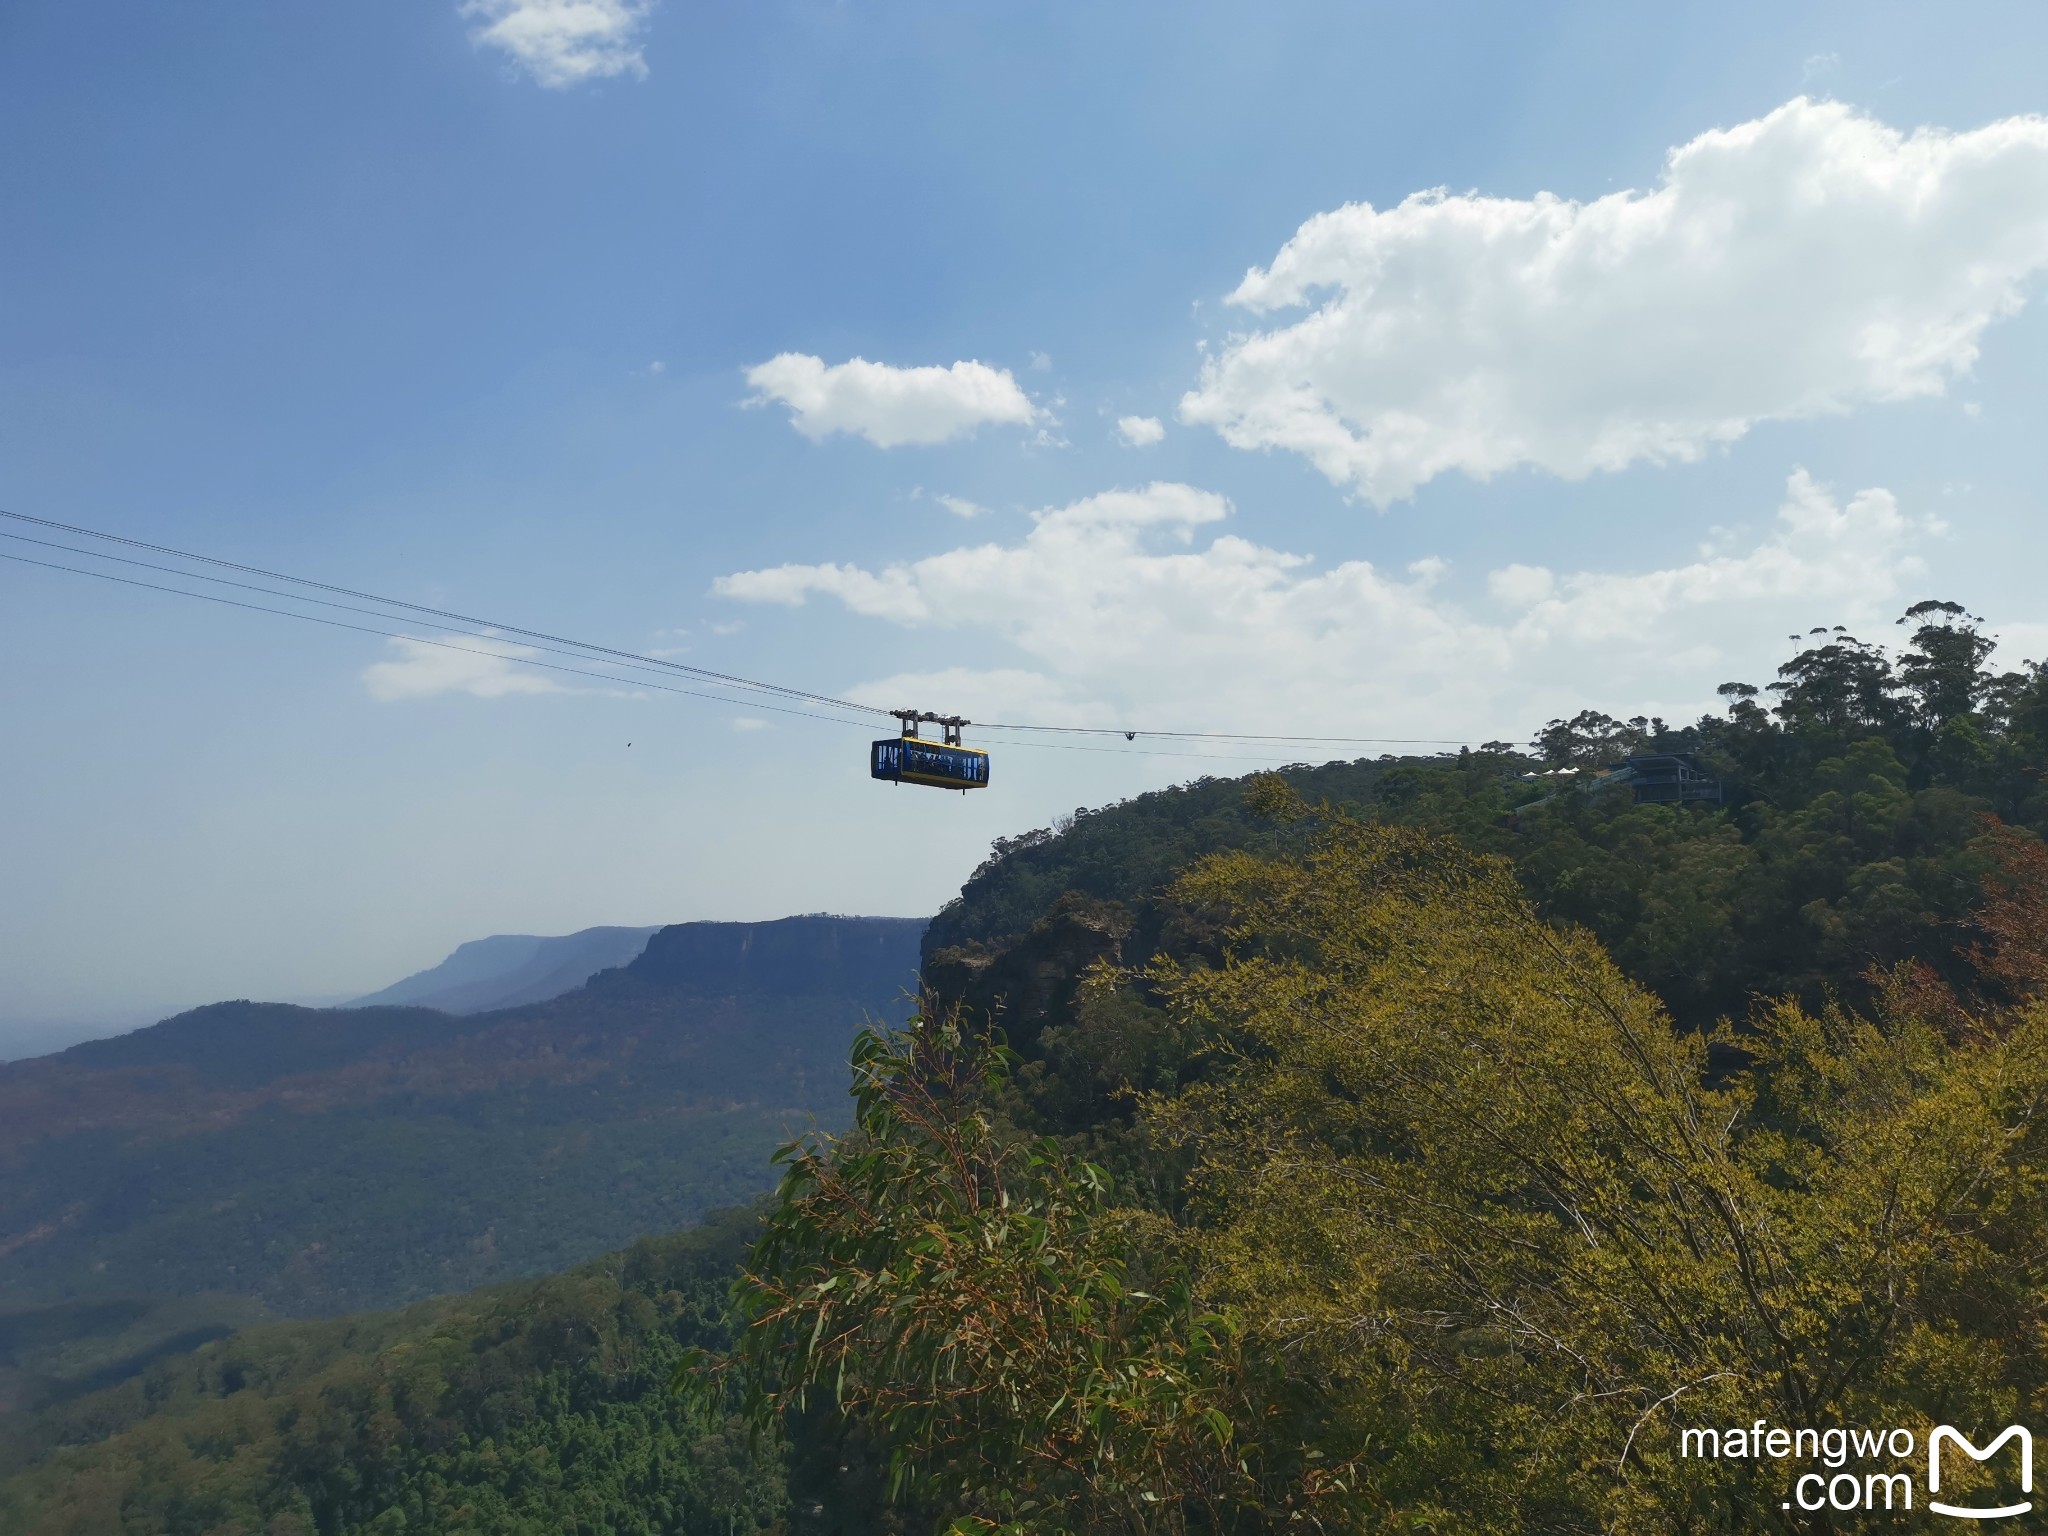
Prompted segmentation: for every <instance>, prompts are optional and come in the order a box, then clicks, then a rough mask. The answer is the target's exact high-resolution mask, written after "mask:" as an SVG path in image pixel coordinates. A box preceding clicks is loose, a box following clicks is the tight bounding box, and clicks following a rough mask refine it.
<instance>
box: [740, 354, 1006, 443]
mask: <svg viewBox="0 0 2048 1536" xmlns="http://www.w3.org/2000/svg"><path fill="white" fill-rule="evenodd" d="M747 383H749V384H750V385H752V386H753V388H754V390H755V393H754V395H753V396H752V397H751V398H750V399H749V400H748V401H747V402H746V403H747V404H749V405H766V404H768V403H769V402H770V401H779V402H781V403H782V404H783V405H786V406H788V407H789V410H790V418H791V424H792V425H793V426H794V427H795V428H796V429H797V431H799V432H801V433H803V435H804V436H805V437H808V438H811V439H812V440H813V441H816V440H818V439H820V438H825V437H830V436H831V435H832V434H833V433H834V432H850V433H854V434H857V435H858V436H861V437H864V438H866V439H867V440H868V441H869V442H871V443H874V444H876V445H878V446H879V447H883V448H896V447H900V446H902V445H904V444H906V443H918V444H923V443H943V442H945V441H946V440H947V439H948V438H954V437H959V436H962V435H963V434H965V433H968V432H972V431H973V430H974V429H975V428H976V427H978V426H980V425H982V424H983V423H984V422H1008V423H1013V424H1016V425H1020V426H1028V425H1030V424H1031V423H1032V422H1034V421H1036V420H1037V419H1038V417H1039V411H1038V408H1037V407H1036V406H1034V405H1033V404H1032V403H1031V397H1030V396H1029V395H1027V394H1025V393H1024V391H1023V389H1021V388H1020V387H1019V386H1018V383H1017V380H1016V378H1015V376H1014V375H1013V374H1011V372H1010V371H1009V370H1008V369H1007V368H991V367H989V366H988V364H986V363H978V362H971V361H969V362H957V363H954V364H952V365H951V366H950V367H946V368H938V367H924V368H892V367H890V366H889V365H888V364H887V363H871V362H869V361H868V360H867V359H866V358H864V357H856V358H854V359H852V360H851V361H850V362H844V363H834V364H831V365H830V366H828V365H827V364H826V362H825V360H824V359H823V358H821V357H812V356H810V355H809V354H808V353H803V352H784V353H782V354H781V355H780V356H778V357H771V358H770V359H769V360H768V361H767V362H765V363H760V364H757V365H756V366H754V367H752V368H749V369H748V370H747Z"/></svg>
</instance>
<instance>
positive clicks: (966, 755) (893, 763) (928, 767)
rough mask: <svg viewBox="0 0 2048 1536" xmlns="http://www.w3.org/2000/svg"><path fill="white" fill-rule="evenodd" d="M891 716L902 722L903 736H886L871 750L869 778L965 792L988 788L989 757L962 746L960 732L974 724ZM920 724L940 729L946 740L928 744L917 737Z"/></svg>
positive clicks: (901, 712) (953, 718)
mask: <svg viewBox="0 0 2048 1536" xmlns="http://www.w3.org/2000/svg"><path fill="white" fill-rule="evenodd" d="M890 713H891V714H893V715H894V716H895V717H896V718H897V719H898V720H900V721H902V722H903V733H902V734H901V735H899V736H886V737H884V738H883V739H882V740H880V741H878V742H876V743H875V744H874V745H873V746H872V747H870V748H869V749H868V773H869V776H870V777H872V778H877V779H886V780H888V781H889V782H890V783H892V784H929V785H931V786H932V788H934V789H957V790H961V791H962V792H965V791H967V790H970V789H986V788H988V754H987V753H986V752H984V751H982V750H981V749H980V748H978V747H964V746H962V745H961V744H960V728H961V727H962V726H964V725H971V724H972V723H973V722H972V721H969V720H962V719H961V718H960V717H959V716H958V715H935V714H933V713H932V712H931V711H930V710H924V711H919V710H915V709H896V710H891V711H890ZM919 721H929V722H931V723H932V724H933V725H936V726H938V727H939V728H940V730H941V731H942V732H943V733H944V736H943V739H942V740H939V741H927V740H926V739H925V738H924V737H922V736H920V735H918V733H917V727H918V722H919Z"/></svg>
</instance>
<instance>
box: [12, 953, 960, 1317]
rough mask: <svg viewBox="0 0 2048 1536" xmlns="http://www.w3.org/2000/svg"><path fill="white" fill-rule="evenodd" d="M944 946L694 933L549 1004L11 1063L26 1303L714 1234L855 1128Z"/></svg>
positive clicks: (363, 1278)
mask: <svg viewBox="0 0 2048 1536" xmlns="http://www.w3.org/2000/svg"><path fill="white" fill-rule="evenodd" d="M922 926H923V925H922V924H921V923H920V922H918V921H915V920H910V919H894V918H832V917H805V918H789V919H784V920H782V921H780V922H777V923H762V924H742V923H733V924H722V923H711V924H681V925H676V926H675V927H672V928H669V929H666V930H663V932H662V933H661V934H658V935H656V936H655V939H654V940H653V941H652V942H651V943H650V944H649V945H648V947H647V950H646V951H645V952H644V953H642V954H641V956H640V957H639V958H638V959H636V960H635V961H634V962H633V963H632V964H630V965H628V966H625V967H623V968H621V969H618V970H613V971H607V972H603V973H601V974H600V975H598V976H597V977H594V978H593V979H592V980H591V981H590V982H589V983H588V984H586V985H585V986H583V987H581V988H579V989H577V990H576V991H574V992H572V993H569V994H567V995H565V996H563V997H559V998H555V999H552V1000H550V1001H548V1002H544V1003H540V1004H536V1005H531V1006H528V1007H522V1008H515V1009H509V1010H503V1011H499V1012H494V1013H487V1014H475V1015H469V1016H466V1017H461V1018H456V1017H452V1016H450V1015H446V1014H441V1013H436V1012H432V1011H429V1010H423V1009H405V1008H370V1009H356V1010H347V1009H338V1010H329V1009H305V1008H294V1007H290V1006H287V1005H281V1004H263V1003H246V1002H238V1003H220V1004H215V1005H212V1006H210V1007H207V1008H201V1009H196V1010H193V1011H192V1012H190V1013H187V1014H182V1015H180V1016H178V1017H177V1018H174V1019H170V1020H166V1021H165V1022H164V1023H162V1024H159V1025H156V1026H154V1027H152V1028H149V1029H144V1030H138V1031H136V1032H135V1033H133V1034H130V1035H124V1036H120V1037H117V1038H114V1039H110V1040H99V1041H92V1042H88V1043H86V1044H84V1045H80V1046H76V1047H73V1048H72V1049H71V1050H68V1051H64V1052H61V1053H59V1054H57V1055H55V1056H52V1057H46V1058H40V1059H36V1060H31V1061H26V1062H17V1063H11V1064H9V1065H6V1066H4V1067H0V1301H5V1302H12V1303H16V1304H19V1303H23V1302H30V1301H34V1302H44V1303H48V1302H56V1301H60V1300H65V1299H69V1298H114V1297H132V1296H145V1297H155V1298H164V1297H172V1296H180V1295H194V1294H198V1293H212V1292H227V1293H239V1294H243V1295H248V1296H252V1297H255V1298H257V1299H259V1300H260V1301H262V1302H263V1303H264V1304H265V1305H267V1306H269V1307H270V1308H272V1309H273V1310H275V1311H278V1312H283V1313H286V1314H311V1313H322V1312H336V1311H347V1310H358V1309H361V1308H363V1307H369V1306H381V1305H391V1304H396V1303H400V1302H404V1301H407V1300H411V1299H414V1298H418V1297H422V1296H427V1295H431V1294H434V1293H436V1292H442V1291H450V1290H461V1289H465V1288H467V1287H469V1286H471V1285H475V1284H480V1283H484V1282H487V1281H490V1280H493V1279H498V1278H505V1277H509V1276H513V1275H520V1274H534V1273H540V1272H544V1271H547V1270H551V1269H559V1268H562V1267H563V1266H565V1265H567V1264H569V1263H572V1262H575V1261H578V1260H580V1259H583V1258H587V1257H588V1256H590V1255H591V1254H594V1253H599V1252H603V1251H604V1250H605V1249H607V1248H611V1247H615V1246H617V1245H618V1244H619V1243H621V1242H625V1241H628V1240H630V1239H631V1238H633V1237H634V1236H637V1235H639V1234H641V1233H644V1232H649V1231H661V1230H666V1229H668V1228H671V1227H674V1226H676V1225H679V1224H681V1223H684V1222H687V1221H690V1220H692V1219H695V1218H696V1217H697V1216H699V1215H701V1214H702V1213H703V1212H705V1211H707V1210H709V1209H711V1208H712V1207H714V1206H716V1205H719V1204H724V1203H730V1202H732V1201H734V1200H738V1199H744V1198H746V1197H748V1196H750V1195H752V1194H753V1193H755V1192H756V1191H758V1190H760V1189H762V1188H763V1187H765V1184H766V1182H767V1180H768V1178H769V1170H768V1163H767V1159H768V1155H769V1153H770V1152H771V1151H772V1150H773V1149H774V1147H775V1146H776V1145H777V1144H778V1143H779V1142H780V1141H781V1140H783V1139H784V1138H785V1137H786V1136H787V1135H789V1134H791V1133H792V1132H793V1131H794V1130H796V1129H800V1128H801V1127H802V1126H803V1125H805V1124H806V1123H808V1121H809V1119H810V1117H812V1116H816V1117H818V1118H819V1119H820V1120H821V1121H822V1122H824V1123H839V1122H840V1121H841V1120H842V1119H843V1116H844V1113H845V1110H844V1103H845V1099H844V1088H845V1082H846V1045H847V1041H848V1040H849V1039H850V1038H851V1036H852V1033H853V1031H854V1030H855V1029H857V1028H858V1027H859V1026H860V1025H861V1023H862V1022H863V1021H864V1020H866V1019H869V1018H879V1017H894V1016H895V1015H896V1014H898V1013H899V1012H900V1004H901V998H902V996H903V995H904V993H905V991H906V990H907V989H908V988H910V987H911V986H913V985H914V978H915V967H916V953H917V941H918V935H919V932H920V931H921V929H922Z"/></svg>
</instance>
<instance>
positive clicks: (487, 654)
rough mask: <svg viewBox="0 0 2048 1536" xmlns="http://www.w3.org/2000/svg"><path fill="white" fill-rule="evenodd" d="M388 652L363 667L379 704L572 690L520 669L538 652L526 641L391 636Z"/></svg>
mask: <svg viewBox="0 0 2048 1536" xmlns="http://www.w3.org/2000/svg"><path fill="white" fill-rule="evenodd" d="M390 649H391V651H392V653H393V654H392V655H391V656H390V657H389V658H388V659H387V660H384V661H379V662H375V663H373V664H372V665H370V666H368V667H365V668H364V669H363V686H364V687H366V688H368V689H369V690H370V697H371V698H373V699H376V700H378V701H379V702H380V703H386V704H389V703H394V702H396V701H398V700H400V699H431V698H433V697H435V696H436V695H438V694H444V693H467V694H471V695H473V696H474V697H476V698H479V699H496V698H502V697H504V696H505V695H506V694H512V693H572V692H576V691H577V690H575V689H571V688H568V687H565V686H564V685H563V684H561V683H558V682H556V681H555V680H554V679H553V678H551V677H549V676H547V675H546V674H545V673H541V672H535V671H533V670H532V669H530V668H528V667H522V666H520V665H519V662H520V661H522V660H533V659H536V658H538V657H539V655H540V652H539V651H537V650H535V649H534V648H533V647H532V646H530V645H511V644H508V643H507V642H505V641H503V640H491V639H487V638H485V637H484V636H481V635H464V636H462V637H461V638H460V639H457V640H445V641H431V640H413V639H407V638H403V637H399V636H394V637H393V638H392V639H391V641H390Z"/></svg>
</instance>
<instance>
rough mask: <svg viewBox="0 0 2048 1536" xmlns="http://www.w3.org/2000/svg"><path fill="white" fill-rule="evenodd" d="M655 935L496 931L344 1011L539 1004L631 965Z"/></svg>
mask: <svg viewBox="0 0 2048 1536" xmlns="http://www.w3.org/2000/svg"><path fill="white" fill-rule="evenodd" d="M659 931H660V930H659V929H658V928H585V929H582V930H580V931H578V932H576V933H567V934H561V935H559V936H556V937H551V938H542V937H539V936H537V935H534V934H522V933H499V934H493V935H492V936H491V937H490V938H487V939H471V940H470V941H469V942H468V943H467V944H460V945H457V946H456V948H455V949H454V951H453V952H452V953H451V954H450V955H449V956H448V958H447V959H445V960H443V961H441V963H440V964H438V965H433V966H429V967H428V968H427V969H426V970H424V971H417V972H415V973H414V974H412V975H410V976H407V977H406V978H404V979H403V980H402V981H395V982H393V983H392V984H391V985H390V986H388V987H384V988H381V989H380V990H378V991H375V992H372V993H370V994H368V995H367V996H364V997H358V998H354V999H351V1000H350V1001H349V1002H348V1003H346V1004H344V1005H343V1006H345V1007H349V1008H388V1007H406V1006H411V1007H419V1008H437V1009H439V1010H440V1011H441V1012H442V1013H486V1012H489V1011H490V1010H492V1009H496V1008H515V1007H517V1006H518V1005H519V1004H521V1003H542V1002H546V1001H547V1000H548V999H549V998H551V997H560V996H561V995H562V994H563V993H564V992H570V991H573V990H575V989H576V988H577V987H580V986H582V985H583V983H584V982H586V981H588V980H589V979H590V978H591V977H592V976H595V975H596V974H597V973H598V972H599V971H606V970H610V969H612V968H613V967H614V966H621V965H626V964H629V963H630V962H631V961H632V960H633V958H634V957H635V956H637V955H638V954H639V953H640V951H641V950H642V949H644V948H646V946H647V941H648V939H650V938H651V937H653V935H654V934H656V933H658V932H659Z"/></svg>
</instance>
